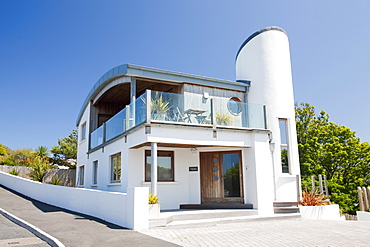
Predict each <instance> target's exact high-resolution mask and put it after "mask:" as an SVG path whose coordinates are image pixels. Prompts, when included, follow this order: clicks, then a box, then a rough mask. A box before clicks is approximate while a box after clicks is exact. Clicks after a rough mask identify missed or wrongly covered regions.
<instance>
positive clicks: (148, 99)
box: [146, 89, 152, 124]
mask: <svg viewBox="0 0 370 247" xmlns="http://www.w3.org/2000/svg"><path fill="white" fill-rule="evenodd" d="M151 102H152V91H151V90H149V89H147V90H146V123H147V124H150V122H151V119H152V104H151Z"/></svg>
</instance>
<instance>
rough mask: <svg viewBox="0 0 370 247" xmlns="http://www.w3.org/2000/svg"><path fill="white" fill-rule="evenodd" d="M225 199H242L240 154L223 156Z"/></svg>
mask: <svg viewBox="0 0 370 247" xmlns="http://www.w3.org/2000/svg"><path fill="white" fill-rule="evenodd" d="M222 161H223V172H224V197H240V171H239V154H223V155H222Z"/></svg>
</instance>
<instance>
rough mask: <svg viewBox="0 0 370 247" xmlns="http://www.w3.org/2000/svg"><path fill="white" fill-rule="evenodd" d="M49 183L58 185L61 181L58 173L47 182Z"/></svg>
mask: <svg viewBox="0 0 370 247" xmlns="http://www.w3.org/2000/svg"><path fill="white" fill-rule="evenodd" d="M49 183H50V184H54V185H60V184H61V183H62V180H60V178H59V176H58V174H57V175H55V176H54V177H53V178H52V179H51V180H50V182H49Z"/></svg>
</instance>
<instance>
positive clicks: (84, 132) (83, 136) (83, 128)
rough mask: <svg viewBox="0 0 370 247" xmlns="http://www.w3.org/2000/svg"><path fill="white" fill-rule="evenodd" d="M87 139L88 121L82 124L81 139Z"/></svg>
mask: <svg viewBox="0 0 370 247" xmlns="http://www.w3.org/2000/svg"><path fill="white" fill-rule="evenodd" d="M85 139H86V122H85V123H83V124H82V125H81V141H83V140H85Z"/></svg>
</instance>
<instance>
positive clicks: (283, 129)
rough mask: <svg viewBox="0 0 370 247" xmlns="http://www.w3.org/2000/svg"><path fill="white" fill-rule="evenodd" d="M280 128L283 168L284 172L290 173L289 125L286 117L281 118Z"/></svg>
mask: <svg viewBox="0 0 370 247" xmlns="http://www.w3.org/2000/svg"><path fill="white" fill-rule="evenodd" d="M279 128H280V152H281V168H282V172H283V173H289V172H290V171H289V143H288V125H287V120H286V119H279Z"/></svg>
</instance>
